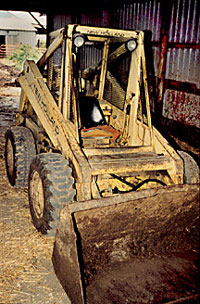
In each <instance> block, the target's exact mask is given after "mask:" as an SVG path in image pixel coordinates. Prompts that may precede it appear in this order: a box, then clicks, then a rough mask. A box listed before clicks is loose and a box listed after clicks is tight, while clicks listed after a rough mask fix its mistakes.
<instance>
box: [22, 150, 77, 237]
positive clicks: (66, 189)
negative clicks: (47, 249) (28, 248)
mask: <svg viewBox="0 0 200 304" xmlns="http://www.w3.org/2000/svg"><path fill="white" fill-rule="evenodd" d="M71 173H72V170H71V168H70V167H69V164H68V161H67V160H66V159H65V157H64V156H63V155H61V154H58V153H41V154H39V155H37V156H36V157H35V158H34V159H33V161H32V164H31V167H30V172H29V178H28V195H29V204H30V212H31V216H32V220H33V224H34V226H35V227H36V228H37V229H38V231H40V232H41V233H43V234H48V235H50V236H53V235H55V232H56V223H57V220H58V218H59V213H60V210H61V208H62V206H64V205H65V204H66V203H69V202H70V201H71V200H72V199H73V198H74V196H75V194H76V191H75V189H74V188H73V184H74V179H73V177H72V175H71Z"/></svg>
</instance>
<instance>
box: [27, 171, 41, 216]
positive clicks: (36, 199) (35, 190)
mask: <svg viewBox="0 0 200 304" xmlns="http://www.w3.org/2000/svg"><path fill="white" fill-rule="evenodd" d="M30 195H31V198H32V202H33V209H34V212H35V215H36V217H37V218H42V217H43V214H44V192H43V184H42V179H41V177H40V175H39V173H38V172H37V171H34V172H33V174H32V178H31V181H30Z"/></svg>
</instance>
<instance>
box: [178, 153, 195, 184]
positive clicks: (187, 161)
mask: <svg viewBox="0 0 200 304" xmlns="http://www.w3.org/2000/svg"><path fill="white" fill-rule="evenodd" d="M177 152H178V154H179V155H180V157H181V158H182V160H183V163H184V184H198V183H199V182H200V177H199V166H198V165H197V163H196V161H195V160H194V158H193V157H192V156H191V155H190V154H188V153H187V152H185V151H177Z"/></svg>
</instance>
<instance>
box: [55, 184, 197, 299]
mask: <svg viewBox="0 0 200 304" xmlns="http://www.w3.org/2000/svg"><path fill="white" fill-rule="evenodd" d="M198 217H199V187H198V186H197V185H178V186H168V187H163V188H156V189H150V190H141V191H138V192H131V193H126V194H121V195H115V196H112V197H107V198H103V199H98V200H91V201H85V202H80V203H72V204H70V205H68V206H65V207H64V208H63V209H62V211H61V213H60V221H59V224H58V229H57V235H56V240H55V246H54V252H53V264H54V269H55V272H56V275H57V276H58V278H59V280H60V282H61V284H62V286H63V288H64V289H65V291H66V293H67V294H68V296H69V298H70V300H71V303H72V304H83V303H88V304H100V303H101V304H102V303H104V304H108V303H116V304H121V303H130V304H134V303H139V304H143V303H168V302H169V303H197V301H198V289H197V285H198V284H197V274H198V271H197V269H198V268H197V260H198V249H199V248H198V244H199V243H198V237H199V235H198V231H199V222H198ZM179 299H181V301H182V302H178V301H179ZM175 301H176V302H175ZM184 301H185V302H184ZM187 301H188V302H187Z"/></svg>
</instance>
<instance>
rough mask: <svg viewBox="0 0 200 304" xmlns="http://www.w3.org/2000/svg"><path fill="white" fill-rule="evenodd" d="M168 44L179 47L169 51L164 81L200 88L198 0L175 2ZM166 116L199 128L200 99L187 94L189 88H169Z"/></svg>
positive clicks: (166, 96)
mask: <svg viewBox="0 0 200 304" xmlns="http://www.w3.org/2000/svg"><path fill="white" fill-rule="evenodd" d="M168 42H169V45H170V43H174V44H177V47H171V48H169V49H168V51H167V63H166V75H165V78H166V79H171V80H175V81H177V82H182V83H185V87H187V84H192V85H193V87H194V88H197V89H200V48H198V46H197V44H199V43H200V2H199V0H195V1H193V0H189V1H187V0H178V1H177V2H175V4H174V5H173V7H172V15H171V22H170V28H169V35H168ZM181 44H182V46H183V47H181ZM192 44H194V45H192ZM184 45H185V47H184ZM195 45H196V47H195ZM183 86H184V85H183ZM188 91H189V90H188ZM163 116H164V117H167V118H169V119H174V120H177V121H180V122H184V123H186V124H189V125H194V126H196V127H200V96H199V95H197V94H192V93H190V92H187V89H186V91H185V92H183V91H181V90H180V91H179V90H174V89H166V91H165V94H164V101H163Z"/></svg>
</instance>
